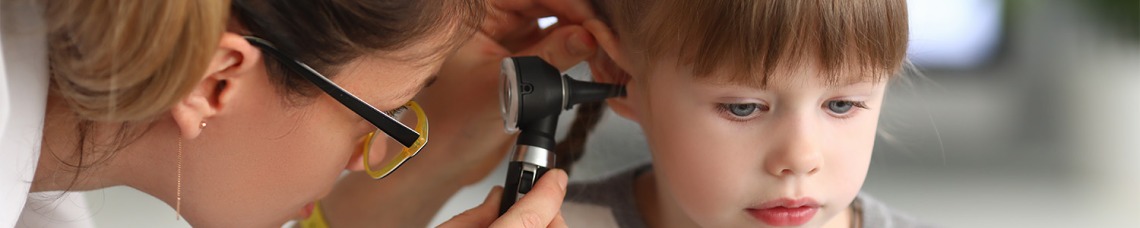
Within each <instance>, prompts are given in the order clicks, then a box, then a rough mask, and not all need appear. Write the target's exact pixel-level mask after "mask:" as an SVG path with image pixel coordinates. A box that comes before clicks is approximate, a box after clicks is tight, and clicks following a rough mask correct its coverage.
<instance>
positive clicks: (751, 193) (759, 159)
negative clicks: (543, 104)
mask: <svg viewBox="0 0 1140 228" xmlns="http://www.w3.org/2000/svg"><path fill="white" fill-rule="evenodd" d="M594 3H595V6H596V7H597V8H598V9H597V12H598V13H599V15H600V17H601V18H603V20H604V21H605V24H608V25H609V26H610V27H607V26H606V25H605V24H603V23H602V22H598V21H591V22H588V23H587V24H586V27H587V29H589V30H590V31H591V32H592V33H594V34H595V37H596V38H597V40H598V43H599V46H600V47H602V50H603V51H604V52H599V54H598V56H597V57H596V58H594V59H592V60H591V62H590V66H591V70H592V71H593V75H594V79H595V80H596V81H599V82H607V83H620V84H626V85H627V89H628V97H626V98H623V99H616V100H610V101H608V102H607V103H606V104H607V105H608V106H609V107H611V108H612V109H613V110H614V112H615V113H617V114H618V115H620V116H622V117H624V118H627V119H630V120H632V121H634V122H636V123H638V124H640V126H641V128H642V130H643V131H644V133H645V136H646V138H647V139H648V143H649V148H650V150H651V154H652V157H653V164H652V165H651V166H650V165H645V166H642V167H640V168H635V169H632V170H629V171H625V172H622V173H619V174H617V175H613V176H611V177H608V178H604V179H603V180H601V181H598V182H593V183H577V184H572V185H571V186H570V187H569V188H568V192H567V201H566V203H565V204H564V206H563V215H564V216H565V217H566V220H567V222H568V223H569V224H570V225H571V226H574V227H606V226H621V227H777V226H801V227H913V226H917V224H916V223H915V222H914V221H912V220H910V219H909V218H907V217H905V216H901V215H899V214H897V213H895V212H892V211H890V210H889V209H887V208H886V207H885V206H884V205H882V204H881V203H880V202H878V201H876V200H874V199H872V198H870V197H868V196H866V195H864V194H859V189H860V188H861V186H862V184H863V180H864V178H865V177H866V175H867V168H868V166H869V165H870V160H871V150H872V147H873V146H874V138H875V132H876V124H877V122H878V117H879V111H880V110H882V104H883V102H882V101H883V93H884V91H885V89H886V85H887V82H888V80H890V79H891V78H892V75H895V74H896V73H897V72H898V71H899V69H900V68H902V66H903V65H904V63H905V52H906V46H907V21H906V20H907V13H906V3H905V2H904V0H857V1H855V0H804V1H800V0H795V1H793V0H706V1H694V0H658V1H641V0H608V1H595V2H594ZM602 109H603V108H602V106H601V105H594V106H583V107H580V110H579V114H578V118H579V119H577V120H575V123H574V124H573V126H572V127H571V130H570V134H569V136H568V139H567V140H565V141H563V143H562V144H561V145H559V147H558V148H556V151H558V153H559V160H562V161H560V162H562V163H560V164H559V166H560V167H562V168H569V166H570V165H571V164H570V163H572V162H573V161H574V160H576V159H577V158H578V157H580V155H581V148H582V147H583V144H584V142H585V140H584V138H585V137H586V132H589V130H590V128H592V127H593V126H592V125H595V124H596V122H597V118H598V116H599V115H600V112H601V110H602ZM575 149H576V150H575Z"/></svg>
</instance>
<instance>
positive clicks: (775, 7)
mask: <svg viewBox="0 0 1140 228" xmlns="http://www.w3.org/2000/svg"><path fill="white" fill-rule="evenodd" d="M593 2H594V6H595V10H596V11H598V15H600V17H602V19H603V21H605V22H606V23H608V24H609V26H610V27H611V29H612V30H613V32H614V35H615V36H616V37H617V39H618V40H620V42H621V44H622V46H623V47H621V48H624V49H623V50H622V51H623V52H624V53H626V56H627V57H628V58H630V61H631V62H632V64H633V65H634V66H631V67H635V68H640V69H641V70H644V69H648V68H649V67H654V66H653V64H655V63H654V62H653V61H654V60H660V58H662V57H665V56H672V57H677V58H678V63H679V64H682V65H688V66H692V70H693V72H692V73H693V75H694V76H695V77H697V78H698V79H707V80H714V81H718V82H731V83H736V84H746V85H753V86H758V87H764V86H766V85H767V83H768V82H769V80H770V79H771V78H773V77H786V75H776V74H777V69H782V68H783V67H793V68H785V69H794V67H797V66H800V65H802V64H805V63H804V62H803V61H814V62H812V63H814V64H815V65H816V66H818V67H819V70H820V71H819V72H820V75H819V76H820V77H821V78H822V79H824V81H826V82H827V83H830V84H836V83H845V82H857V81H880V80H881V79H884V78H890V77H892V76H893V75H895V74H896V73H898V72H899V70H900V69H901V68H902V66H903V65H904V61H905V57H906V47H907V40H908V34H909V33H908V28H907V26H908V25H907V9H906V1H905V0H656V1H642V0H594V1H593ZM627 70H629V69H627ZM632 76H634V77H645V75H632ZM602 107H603V105H602V103H598V104H583V105H580V107H579V109H578V113H577V115H576V119H575V120H574V122H573V124H572V125H571V128H570V131H569V132H568V134H567V137H566V139H564V140H563V141H562V142H561V143H559V144H558V146H557V147H556V148H555V152H556V153H557V154H558V157H559V159H558V165H557V166H558V167H559V168H563V169H567V171H569V168H570V166H571V165H572V163H573V162H574V161H576V160H578V158H579V157H581V154H582V150H583V148H584V146H585V143H586V140H585V138H586V137H587V134H588V133H589V132H590V131H591V130H592V129H593V127H594V126H595V125H596V124H597V123H598V119H600V117H601V113H602V111H603V108H602Z"/></svg>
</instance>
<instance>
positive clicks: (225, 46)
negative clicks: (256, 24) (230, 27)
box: [170, 32, 263, 139]
mask: <svg viewBox="0 0 1140 228" xmlns="http://www.w3.org/2000/svg"><path fill="white" fill-rule="evenodd" d="M260 59H261V50H259V49H257V47H254V46H253V45H250V44H249V42H248V41H246V40H245V38H243V37H242V36H240V35H237V34H234V33H230V32H225V33H223V34H222V37H221V40H220V41H219V43H218V47H217V49H215V50H214V56H213V57H211V58H210V64H209V66H207V68H206V75H205V76H203V77H202V79H201V80H200V81H198V84H197V85H195V86H194V89H192V90H191V91H190V94H189V95H187V96H186V97H185V98H182V100H181V101H179V102H178V103H176V104H174V107H171V110H170V112H171V116H172V117H174V121H175V123H177V124H178V128H179V130H180V132H181V134H182V137H184V138H187V139H193V138H195V137H198V134H199V133H201V132H202V128H203V123H206V122H208V119H210V118H211V117H214V116H216V115H217V114H218V113H219V112H222V111H223V109H224V108H225V107H226V105H228V104H230V103H232V102H233V97H234V95H235V92H236V91H237V90H239V89H237V88H238V87H240V86H246V85H247V84H250V83H246V82H247V81H251V80H256V79H252V78H253V77H248V75H250V74H253V73H258V72H263V71H258V70H256V67H257V66H259V65H261V61H260Z"/></svg>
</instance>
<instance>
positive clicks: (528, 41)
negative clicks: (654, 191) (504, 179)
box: [0, 0, 592, 227]
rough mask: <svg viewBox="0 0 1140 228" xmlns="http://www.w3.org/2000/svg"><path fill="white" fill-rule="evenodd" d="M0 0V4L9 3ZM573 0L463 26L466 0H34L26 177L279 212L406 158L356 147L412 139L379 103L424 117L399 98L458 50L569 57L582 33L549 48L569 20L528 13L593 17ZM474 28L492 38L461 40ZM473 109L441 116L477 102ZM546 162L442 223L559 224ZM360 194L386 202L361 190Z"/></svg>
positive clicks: (470, 8)
mask: <svg viewBox="0 0 1140 228" xmlns="http://www.w3.org/2000/svg"><path fill="white" fill-rule="evenodd" d="M5 4H6V5H5V9H4V11H5V17H8V15H12V14H11V13H9V12H13V11H14V9H13V8H12V7H10V6H11V5H15V4H13V3H8V2H6V3H5ZM579 4H582V3H580V2H572V3H566V2H554V1H547V2H544V3H535V2H532V1H525V0H524V1H516V0H505V1H495V2H491V3H490V4H487V5H490V6H492V8H491V13H489V14H488V20H487V21H486V24H482V26H480V27H478V28H479V29H474V27H472V25H474V24H476V23H474V22H477V21H480V19H482V18H483V15H484V11H483V10H484V9H483V3H482V2H480V1H465V0H435V1H410V0H409V1H397V0H391V1H338V0H326V1H275V0H235V1H233V2H232V3H231V2H229V1H124V2H118V1H46V2H44V3H43V5H44V8H46V10H45V13H44V15H46V16H45V20H46V27H47V28H48V29H47V35H46V37H47V40H48V47H47V49H48V54H47V56H48V59H50V63H48V64H47V65H48V67H49V68H50V71H49V72H46V75H51V78H50V92H46V93H45V94H46V102H45V103H46V105H44V106H41V107H46V108H45V109H46V111H44V113H43V122H44V123H45V124H44V125H43V128H42V132H32V133H41V134H42V140H41V141H40V142H39V143H38V144H39V145H40V147H38V148H31V150H33V151H34V150H39V156H38V159H37V160H38V162H37V166H38V167H35V168H34V169H35V177H34V179H32V180H31V182H30V191H31V192H42V191H82V190H90V189H99V188H104V187H109V186H116V185H126V186H130V187H134V188H136V189H139V190H140V191H143V192H146V193H148V194H150V195H153V196H155V197H157V198H159V199H160V200H163V201H164V202H166V203H167V204H169V205H171V206H172V207H174V208H175V209H176V210H177V211H178V213H179V215H180V216H182V217H184V218H186V219H187V221H188V222H190V223H191V224H192V225H194V226H203V227H212V226H227V227H231V226H232V227H257V226H279V225H280V224H282V223H283V222H284V221H286V220H288V219H290V217H291V216H292V215H293V214H295V213H293V212H294V211H297V210H299V209H303V208H307V207H311V206H308V205H312V204H311V202H313V201H316V200H317V199H318V198H321V197H323V196H325V195H326V194H327V193H328V192H329V191H330V189H331V186H332V185H333V183H334V181H335V180H336V178H337V176H338V175H339V174H340V173H341V171H342V170H344V169H345V168H367V169H369V171H370V172H369V174H373V175H370V176H371V177H372V178H384V177H388V176H389V175H390V174H391V173H392V172H393V171H395V168H398V167H400V164H404V163H403V162H404V161H407V159H408V158H410V156H386V155H392V154H397V152H396V151H393V150H383V149H380V150H376V149H375V148H376V147H364V148H373V149H372V150H365V149H363V148H362V146H361V145H366V144H367V143H368V142H375V144H377V145H388V146H396V147H394V148H397V149H399V151H403V152H409V151H410V152H411V153H412V154H415V152H416V151H417V150H418V149H419V148H422V147H423V145H424V142H425V141H426V138H427V137H426V136H427V135H429V132H428V131H427V129H429V128H427V126H426V125H427V124H426V121H419V122H417V121H411V122H405V124H404V125H400V124H395V123H396V121H398V120H397V119H396V118H394V117H392V116H394V115H395V113H394V112H397V110H401V109H405V108H406V109H408V111H407V112H405V113H407V114H405V116H411V117H418V118H417V119H418V120H425V119H426V118H427V117H426V116H425V115H424V112H423V111H421V110H418V108H417V105H415V104H414V103H410V102H409V101H410V100H411V99H412V98H413V97H415V96H416V94H417V93H418V91H419V90H420V89H422V88H423V87H426V86H427V85H430V84H431V82H432V81H433V80H432V78H434V77H435V76H433V74H435V73H436V72H438V71H439V69H441V68H443V63H444V60H445V59H447V57H449V54H450V53H453V52H454V51H455V50H457V48H459V47H460V46H463V45H464V44H466V46H465V47H464V49H472V48H474V49H478V48H479V47H472V45H475V46H478V45H483V46H482V48H481V50H484V51H485V52H490V53H493V54H489V55H481V56H482V58H489V57H502V56H506V55H508V54H528V53H529V54H544V55H545V56H544V57H546V58H547V59H550V60H552V61H553V62H556V63H559V65H560V66H562V67H568V65H569V64H568V63H573V62H577V61H580V60H582V59H584V58H585V56H587V55H588V54H589V53H591V52H592V47H590V48H589V49H590V50H588V51H577V52H574V51H566V50H570V49H569V48H562V47H566V44H561V46H559V45H557V44H558V42H557V41H562V42H567V41H568V40H570V38H568V37H572V36H571V35H574V34H578V33H575V32H565V31H574V30H581V29H580V27H579V28H575V27H574V25H566V26H560V27H559V28H558V29H557V30H553V32H536V31H538V30H537V29H536V28H534V27H532V26H530V24H532V23H533V19H534V18H535V17H537V16H545V15H549V14H559V15H560V16H564V18H569V19H571V20H567V21H570V22H574V21H578V22H580V21H584V19H585V18H588V17H590V16H591V15H590V14H589V13H588V10H587V11H581V10H580V9H588V7H584V6H583V5H579ZM575 9H578V10H575ZM504 12H505V13H504ZM583 12H585V13H583ZM571 13H576V14H577V15H568V14H571ZM575 19H577V20H575ZM10 21H11V20H7V21H5V22H4V23H9V22H10ZM5 32H9V31H8V30H7V29H6V31H5ZM472 34H477V35H476V36H475V37H476V39H475V40H480V39H486V40H494V41H498V42H501V43H503V44H506V45H503V46H500V45H499V44H498V43H495V45H487V43H477V42H475V41H472V42H466V43H465V41H466V40H468V38H470V37H471V36H472ZM543 40H545V41H543ZM547 46H557V47H560V48H555V49H550V48H547ZM571 46H572V45H571ZM4 48H5V49H6V50H7V49H9V46H8V45H7V44H6V45H5V47H4ZM488 50H489V51H488ZM551 50H561V51H551ZM574 53H577V54H581V55H574ZM575 56H578V57H575ZM4 58H5V59H9V58H15V57H14V56H10V55H8V54H5V57H4ZM452 59H453V61H452V62H451V63H449V66H448V68H462V67H467V68H470V69H472V70H470V71H460V72H464V73H467V74H473V75H494V74H496V73H497V72H493V71H494V70H493V69H497V68H487V67H485V66H484V65H488V64H474V65H470V66H455V65H454V64H459V63H465V62H476V63H480V61H463V60H456V59H462V58H461V57H454V56H452ZM482 62H486V63H489V64H494V63H495V61H482ZM492 66H493V65H492ZM9 72H11V71H9ZM453 72H455V71H453ZM46 75H45V77H46ZM9 77H11V76H9ZM438 78H444V79H441V84H442V83H443V81H445V80H479V79H481V78H479V77H470V78H458V77H455V76H451V75H440V76H438ZM448 83H454V82H448ZM440 92H441V93H444V94H446V93H450V91H440ZM40 96H44V95H42V94H41V95H40ZM440 96H443V95H442V94H438V96H437V94H432V95H431V96H424V99H423V100H422V101H423V102H424V103H425V105H424V106H425V107H424V109H426V110H428V111H429V112H430V111H431V110H447V109H446V108H443V107H444V106H445V105H446V104H444V102H443V101H442V99H443V98H438V97H440ZM431 97H436V98H434V99H433V98H431ZM353 98H356V99H353ZM491 98H493V96H492V97H491ZM485 103H489V102H485ZM492 104H493V103H492ZM32 107H33V108H34V105H32ZM433 108H434V109H433ZM13 110H16V108H13ZM491 110H493V109H491ZM471 111H472V112H475V114H472V113H450V114H445V116H444V118H442V119H444V120H447V119H448V118H447V116H446V115H451V116H464V117H466V116H485V115H493V114H485V113H482V111H489V110H483V109H474V110H471ZM382 112H388V113H387V114H383V113H382ZM13 117H15V116H13ZM452 118H457V117H452ZM404 120H406V119H404ZM444 122H447V121H444ZM436 125H438V123H435V122H433V125H432V126H436ZM463 127H464V128H472V129H482V128H481V127H485V126H484V125H478V126H463ZM465 130H471V129H465ZM465 130H459V131H457V132H463V131H465ZM445 133H447V132H445ZM6 135H7V134H6ZM366 135H375V136H376V137H362V136H366ZM433 136H435V135H434V134H433ZM465 137H470V136H461V135H456V134H451V135H449V134H444V135H442V137H432V138H431V139H432V142H433V143H436V142H444V145H446V147H447V148H465V147H462V146H461V145H457V144H449V143H447V141H448V140H449V139H461V138H463V139H465ZM5 138H6V139H4V140H5V143H6V144H7V142H8V141H9V139H7V136H5ZM362 138H363V140H362ZM474 138H475V139H479V138H484V139H487V140H470V142H483V141H498V143H486V145H476V146H474V147H471V148H472V149H474V150H479V151H494V150H493V149H494V148H492V146H488V145H497V144H502V143H503V142H505V141H506V139H507V138H509V136H487V137H484V136H477V137H474ZM362 141H363V142H365V143H364V144H362ZM461 142H467V141H461ZM396 144H399V145H396ZM7 146H8V145H5V147H7ZM380 147H383V146H380ZM432 151H440V152H441V153H443V152H448V151H445V150H443V149H439V150H437V149H435V148H431V147H429V148H428V149H427V150H425V151H424V153H425V154H428V153H431V152H432ZM451 153H456V154H458V153H462V152H460V151H456V152H451ZM33 154H34V153H33ZM490 154H492V155H494V154H495V153H490ZM368 155H371V157H373V158H378V159H373V160H376V161H372V160H370V159H367V157H368ZM423 158H424V159H425V161H420V162H423V163H432V162H434V163H436V164H437V166H442V167H449V166H451V165H458V167H459V168H472V167H469V166H466V164H464V165H460V164H463V163H462V162H466V161H472V160H473V161H488V160H497V159H498V158H483V157H472V158H467V160H454V161H453V160H449V159H445V157H429V156H424V157H423ZM500 158H501V155H500ZM484 163H485V162H484ZM387 164H395V165H394V166H386V165H387ZM410 166H411V165H409V168H410ZM457 170H461V169H457ZM401 171H405V172H407V171H411V170H401ZM484 173H485V171H484ZM553 174H554V175H547V177H546V178H543V180H541V181H540V182H539V184H538V185H539V186H536V191H535V192H534V193H532V194H530V195H529V196H528V198H524V199H523V201H522V202H520V203H519V204H518V205H516V208H515V209H517V210H515V209H513V210H512V211H511V212H508V214H507V215H504V217H502V218H501V219H499V220H495V218H496V215H495V213H493V212H492V211H495V210H496V209H497V205H496V204H497V203H495V202H497V201H488V203H485V204H484V205H483V206H481V207H479V208H476V209H474V210H472V211H469V212H468V213H467V214H464V215H461V216H459V217H457V218H456V219H455V220H453V221H452V223H448V225H461V226H462V225H480V226H485V225H490V224H492V222H493V223H494V225H495V226H499V225H502V226H521V225H545V224H549V223H551V222H553V223H554V225H558V224H559V223H560V219H558V218H556V217H557V208H558V204H559V203H560V202H561V198H562V195H561V194H562V192H563V189H564V187H565V175H564V174H562V173H561V172H553ZM403 175H406V176H417V178H411V179H408V180H394V183H391V184H400V185H406V186H416V185H431V184H433V182H444V181H452V180H454V179H458V178H464V177H463V176H460V175H462V172H450V173H428V172H423V173H416V172H408V173H404V172H397V173H396V174H395V175H392V176H403ZM452 193H453V192H452ZM338 196H339V195H338ZM355 196H356V195H353V197H355ZM448 196H449V195H436V194H418V195H408V196H407V198H406V200H414V199H438V198H446V197H448ZM362 197H366V196H362ZM5 198H8V197H5ZM20 198H23V197H20ZM360 202H361V203H363V205H365V206H366V207H368V208H377V210H385V208H381V207H383V206H384V204H376V203H379V202H377V201H370V200H362V201H360ZM4 203H5V204H7V203H8V201H5V202H4ZM5 206H6V207H10V206H7V205H5ZM386 209H387V210H394V211H399V209H398V208H386ZM488 212H490V213H488ZM3 213H9V212H8V211H3ZM25 213H30V212H25ZM17 214H20V213H19V211H17ZM331 216H332V214H330V217H331ZM0 218H8V216H7V215H5V217H0ZM0 223H3V224H0V226H2V225H6V224H9V221H5V220H0Z"/></svg>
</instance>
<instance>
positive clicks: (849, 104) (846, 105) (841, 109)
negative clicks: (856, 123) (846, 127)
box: [823, 100, 867, 115]
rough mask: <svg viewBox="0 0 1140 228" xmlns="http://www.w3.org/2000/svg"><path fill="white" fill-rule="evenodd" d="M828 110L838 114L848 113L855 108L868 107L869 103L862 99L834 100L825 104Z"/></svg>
mask: <svg viewBox="0 0 1140 228" xmlns="http://www.w3.org/2000/svg"><path fill="white" fill-rule="evenodd" d="M823 106H824V107H823V108H826V109H827V111H828V112H830V113H832V114H836V115H847V114H848V113H850V112H851V111H852V109H855V108H862V109H866V108H867V103H866V102H862V101H847V100H832V101H827V102H825V103H824V104H823Z"/></svg>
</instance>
